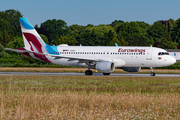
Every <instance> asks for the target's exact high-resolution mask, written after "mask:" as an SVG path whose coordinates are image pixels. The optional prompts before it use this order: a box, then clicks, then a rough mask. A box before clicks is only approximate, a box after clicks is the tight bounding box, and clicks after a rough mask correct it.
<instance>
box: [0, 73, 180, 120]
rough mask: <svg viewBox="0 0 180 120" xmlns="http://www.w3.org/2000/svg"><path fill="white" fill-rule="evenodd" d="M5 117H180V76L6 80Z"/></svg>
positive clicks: (1, 98)
mask: <svg viewBox="0 0 180 120" xmlns="http://www.w3.org/2000/svg"><path fill="white" fill-rule="evenodd" d="M0 83H1V84H0V90H1V91H0V119H26V120H27V119H178V118H180V78H179V77H122V76H120V77H119V76H113V77H112V76H24V75H17V76H0Z"/></svg>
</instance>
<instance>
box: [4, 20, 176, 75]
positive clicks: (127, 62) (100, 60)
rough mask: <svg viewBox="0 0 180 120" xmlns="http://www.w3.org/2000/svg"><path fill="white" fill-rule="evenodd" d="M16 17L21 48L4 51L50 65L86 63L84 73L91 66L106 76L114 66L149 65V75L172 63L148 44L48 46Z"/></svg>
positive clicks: (89, 72) (26, 22)
mask: <svg viewBox="0 0 180 120" xmlns="http://www.w3.org/2000/svg"><path fill="white" fill-rule="evenodd" d="M19 20H20V24H21V31H22V36H23V40H24V45H25V47H22V48H17V49H11V48H5V50H10V51H14V52H17V53H20V54H23V55H25V56H28V57H31V58H34V59H38V60H42V61H45V62H50V63H53V64H59V65H67V66H86V67H88V70H86V71H85V75H92V74H93V72H92V70H91V69H96V70H97V71H99V72H102V73H103V75H110V73H112V72H113V71H114V69H115V68H116V67H117V68H121V69H123V70H124V71H127V72H139V71H140V70H141V67H150V68H152V69H151V73H150V75H151V76H155V73H154V70H153V68H154V67H164V66H169V65H172V64H174V63H175V62H176V59H175V58H174V57H172V56H170V55H169V53H167V51H166V50H164V49H161V48H157V47H152V46H151V47H143V46H142V47H137V46H130V47H129V46H128V47H127V46H81V45H80V46H68V45H67V44H60V45H58V46H50V45H48V44H46V43H45V42H44V41H43V39H42V38H41V37H40V36H39V34H38V33H37V31H36V30H35V29H34V27H33V26H32V24H31V23H30V22H29V20H28V19H27V18H19Z"/></svg>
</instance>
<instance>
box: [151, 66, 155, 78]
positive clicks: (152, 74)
mask: <svg viewBox="0 0 180 120" xmlns="http://www.w3.org/2000/svg"><path fill="white" fill-rule="evenodd" d="M150 69H151V73H150V75H151V76H155V75H156V74H155V73H154V70H153V67H150Z"/></svg>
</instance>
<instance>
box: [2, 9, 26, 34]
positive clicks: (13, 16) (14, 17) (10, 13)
mask: <svg viewBox="0 0 180 120" xmlns="http://www.w3.org/2000/svg"><path fill="white" fill-rule="evenodd" d="M20 17H23V15H22V14H21V13H20V11H18V10H14V9H9V10H5V11H1V13H0V19H4V20H7V21H9V24H10V25H11V26H12V30H13V32H14V36H21V26H20V23H19V18H20Z"/></svg>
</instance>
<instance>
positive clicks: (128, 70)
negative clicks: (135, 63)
mask: <svg viewBox="0 0 180 120" xmlns="http://www.w3.org/2000/svg"><path fill="white" fill-rule="evenodd" d="M122 69H123V70H124V71H127V72H139V71H140V70H141V67H123V68H122Z"/></svg>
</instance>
